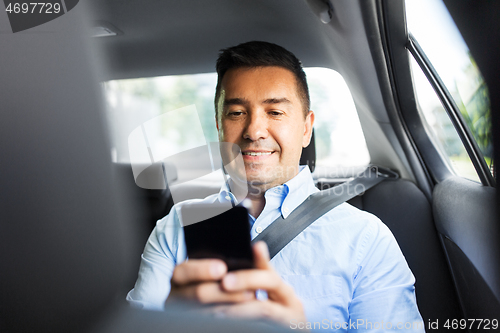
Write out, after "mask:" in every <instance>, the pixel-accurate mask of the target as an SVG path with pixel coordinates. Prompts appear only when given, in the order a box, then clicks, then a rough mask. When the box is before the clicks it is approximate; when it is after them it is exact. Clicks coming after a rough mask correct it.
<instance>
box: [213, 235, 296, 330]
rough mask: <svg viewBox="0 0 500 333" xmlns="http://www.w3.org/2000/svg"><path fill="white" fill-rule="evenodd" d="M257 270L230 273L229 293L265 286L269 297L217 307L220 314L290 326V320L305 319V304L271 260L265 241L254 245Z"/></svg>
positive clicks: (226, 284)
mask: <svg viewBox="0 0 500 333" xmlns="http://www.w3.org/2000/svg"><path fill="white" fill-rule="evenodd" d="M253 251H254V256H255V267H256V269H251V270H240V271H234V272H230V273H228V274H226V275H225V276H224V278H223V279H222V282H221V285H222V288H223V290H225V291H227V292H242V291H245V290H252V291H255V290H258V289H262V290H265V291H267V296H268V300H266V301H258V300H251V301H248V302H242V303H238V304H233V305H221V306H217V307H215V308H214V311H215V312H216V313H218V314H223V315H227V316H234V317H241V318H267V319H271V320H274V321H276V322H279V323H281V324H283V325H285V326H287V327H289V326H290V322H291V321H292V320H295V321H297V322H305V321H306V318H305V315H304V309H303V307H302V303H301V302H300V300H299V299H298V298H297V296H296V295H295V292H294V290H293V288H292V287H291V286H289V285H288V284H286V283H285V282H284V281H283V280H282V279H281V277H280V276H279V275H278V273H276V271H275V270H274V268H273V267H272V266H271V263H270V262H269V251H268V249H267V245H266V243H264V242H262V241H261V242H258V243H256V244H255V245H254V246H253Z"/></svg>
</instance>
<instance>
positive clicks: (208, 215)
mask: <svg viewBox="0 0 500 333" xmlns="http://www.w3.org/2000/svg"><path fill="white" fill-rule="evenodd" d="M181 216H182V218H181V219H182V223H183V227H184V238H185V241H186V248H187V255H188V258H190V259H195V258H196V259H205V258H217V259H221V260H223V261H224V262H225V263H226V265H227V268H228V271H234V270H238V269H248V268H253V267H254V258H253V252H252V246H251V239H250V223H249V216H248V211H247V209H246V208H245V207H242V206H235V207H228V206H227V205H221V204H219V203H213V204H186V205H183V206H182V208H181Z"/></svg>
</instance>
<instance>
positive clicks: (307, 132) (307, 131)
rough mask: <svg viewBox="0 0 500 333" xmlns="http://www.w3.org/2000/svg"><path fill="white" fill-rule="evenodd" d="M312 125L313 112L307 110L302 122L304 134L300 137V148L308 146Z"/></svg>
mask: <svg viewBox="0 0 500 333" xmlns="http://www.w3.org/2000/svg"><path fill="white" fill-rule="evenodd" d="M313 125H314V112H313V111H312V110H309V112H308V113H307V116H306V120H305V123H304V136H303V137H302V148H305V147H307V146H309V143H310V142H311V136H312V130H313Z"/></svg>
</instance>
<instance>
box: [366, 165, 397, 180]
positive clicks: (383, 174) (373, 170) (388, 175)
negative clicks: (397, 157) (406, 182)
mask: <svg viewBox="0 0 500 333" xmlns="http://www.w3.org/2000/svg"><path fill="white" fill-rule="evenodd" d="M368 172H369V173H370V174H369V176H372V177H373V174H374V175H375V177H377V178H384V179H387V180H396V179H399V174H398V173H397V172H396V171H393V170H391V169H388V168H384V167H381V166H378V165H370V166H369V168H368Z"/></svg>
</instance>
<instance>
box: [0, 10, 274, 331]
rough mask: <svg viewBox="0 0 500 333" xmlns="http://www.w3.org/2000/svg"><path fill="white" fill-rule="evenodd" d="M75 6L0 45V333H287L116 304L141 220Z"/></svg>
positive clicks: (122, 294) (121, 297) (127, 274)
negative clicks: (123, 176)
mask: <svg viewBox="0 0 500 333" xmlns="http://www.w3.org/2000/svg"><path fill="white" fill-rule="evenodd" d="M80 5H81V6H83V4H79V5H78V6H77V7H76V8H75V9H73V10H72V11H70V12H68V13H66V14H64V15H63V16H61V17H59V18H57V19H55V20H53V21H50V22H48V23H46V24H44V25H43V26H40V27H37V28H33V29H32V30H31V31H30V32H29V33H24V34H23V33H20V34H9V33H4V34H2V37H1V39H0V45H1V49H2V52H1V59H2V66H0V82H1V89H0V101H1V108H2V113H1V115H0V116H1V121H0V152H1V163H0V205H1V206H0V207H1V209H0V221H1V223H0V294H1V297H0V313H1V315H0V331H2V332H10V333H12V332H65V333H66V332H90V331H92V332H120V333H127V332H138V331H140V332H159V331H160V330H171V331H181V330H182V331H185V332H199V331H201V330H202V328H203V331H205V332H214V333H215V332H234V331H236V330H237V331H239V332H256V331H264V332H276V331H278V332H279V331H283V329H280V328H274V327H272V326H269V325H253V324H251V323H247V322H242V321H224V320H217V321H214V320H213V319H210V318H206V317H202V316H200V315H199V314H198V315H189V314H188V313H185V312H184V311H185V309H184V308H179V309H176V308H174V309H169V310H170V311H169V312H167V313H160V312H146V311H139V310H132V309H129V308H128V306H126V305H124V304H122V303H125V295H126V292H127V291H128V289H129V288H130V286H129V285H127V284H126V282H127V281H129V280H130V279H131V274H137V272H136V271H135V268H134V267H132V265H130V258H131V254H132V252H133V251H131V248H130V244H131V243H134V242H135V241H136V233H135V229H134V228H133V227H132V225H133V224H132V223H130V222H131V220H133V219H134V218H135V217H137V214H138V213H137V210H134V209H133V207H131V206H130V202H127V199H126V198H127V196H124V197H123V198H125V199H123V198H122V196H121V194H122V193H121V192H123V191H124V189H123V188H121V189H118V188H117V186H116V185H117V183H116V181H115V178H114V177H113V170H112V163H111V154H110V152H111V151H110V146H109V144H108V136H107V133H106V126H105V123H104V114H103V112H102V111H103V110H102V105H101V103H100V100H101V97H100V91H99V89H100V87H99V84H98V80H97V78H96V75H94V74H95V70H96V68H95V66H94V64H92V63H91V59H94V60H95V59H98V58H96V54H92V53H91V52H90V50H91V49H90V47H89V37H88V36H90V34H86V33H85V31H84V30H83V28H82V25H81V17H80V14H81V11H80V10H79V6H80ZM2 15H4V16H1V15H0V19H4V17H5V18H6V17H7V16H6V13H5V12H4V13H2ZM0 23H2V24H3V23H4V22H0ZM134 211H135V213H133V214H131V212H134ZM134 214H135V215H134Z"/></svg>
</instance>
